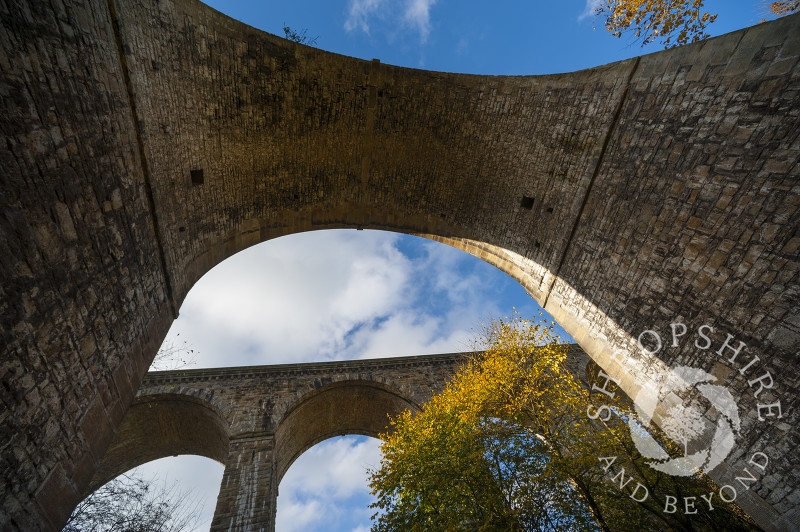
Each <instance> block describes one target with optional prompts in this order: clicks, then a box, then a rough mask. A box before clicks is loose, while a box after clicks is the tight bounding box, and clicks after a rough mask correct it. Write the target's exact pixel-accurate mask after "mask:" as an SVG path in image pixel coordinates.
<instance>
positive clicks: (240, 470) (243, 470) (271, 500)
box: [211, 432, 278, 532]
mask: <svg viewBox="0 0 800 532" xmlns="http://www.w3.org/2000/svg"><path fill="white" fill-rule="evenodd" d="M274 446H275V440H274V437H273V434H272V433H271V432H269V433H268V432H264V433H259V434H252V433H249V434H247V435H246V436H244V437H237V436H234V437H232V438H231V444H230V451H229V452H228V458H227V460H226V463H225V474H224V475H223V476H222V486H221V487H220V490H219V497H218V498H217V508H216V510H215V511H214V519H213V520H212V521H211V532H217V531H231V532H234V531H239V532H251V531H252V532H272V531H273V530H275V510H276V508H275V503H276V500H277V497H278V490H277V486H276V484H275V481H276V478H275V463H274V460H273V448H274Z"/></svg>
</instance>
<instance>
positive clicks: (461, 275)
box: [141, 0, 766, 532]
mask: <svg viewBox="0 0 800 532" xmlns="http://www.w3.org/2000/svg"><path fill="white" fill-rule="evenodd" d="M593 1H594V0H555V1H539V2H532V1H530V0H526V1H523V0H507V1H502V2H476V1H468V0H459V1H455V0H326V1H319V0H317V1H312V0H293V1H290V2H287V1H282V2H275V1H271V0H270V1H266V0H261V1H256V0H236V1H234V0H225V1H214V2H208V3H209V5H211V6H212V7H214V8H215V9H218V10H220V11H222V12H223V13H225V14H227V15H229V16H231V17H233V18H236V19H238V20H241V21H243V22H246V23H248V24H250V25H251V26H254V27H256V28H258V29H261V30H264V31H268V32H270V33H275V34H278V35H283V31H282V27H283V26H284V24H286V25H289V26H291V27H292V28H293V29H295V30H302V29H307V30H308V35H309V36H311V37H317V46H318V47H320V48H322V49H325V50H329V51H333V52H336V53H340V54H345V55H350V56H355V57H360V58H364V59H372V58H377V59H380V60H381V61H382V62H383V63H389V64H394V65H399V66H405V67H411V68H425V69H429V70H439V71H449V72H465V73H474V74H511V75H516V74H552V73H559V72H570V71H574V70H580V69H583V68H589V67H592V66H597V65H602V64H606V63H610V62H613V61H618V60H622V59H626V58H629V57H633V56H636V55H642V54H645V53H651V52H655V51H658V50H659V49H660V47H659V46H657V45H650V46H648V47H645V48H641V47H640V46H639V45H638V44H636V43H632V42H631V40H630V39H629V38H626V37H624V36H623V37H622V38H621V39H620V38H614V37H612V36H610V35H609V34H607V33H606V32H605V31H604V30H603V29H602V27H598V28H597V29H596V30H593V26H595V25H597V24H598V22H596V21H595V20H594V18H593V17H592V16H591V15H587V9H589V8H590V7H591V4H592V2H593ZM764 5H765V4H764V3H763V2H758V1H739V0H717V1H707V2H706V7H707V9H708V10H709V11H711V12H712V13H718V14H719V18H718V19H717V21H716V22H715V23H714V24H713V25H712V27H711V28H710V32H711V34H712V35H719V34H723V33H727V32H729V31H733V30H735V29H739V28H742V27H746V26H749V25H752V24H755V23H757V22H758V21H759V20H761V19H762V18H764V17H765V16H766V15H765V10H766V8H765V7H764ZM512 307H516V308H517V309H519V310H520V311H521V312H522V313H523V314H525V315H530V316H532V315H534V314H535V313H536V312H538V306H537V305H536V304H535V303H534V302H533V301H532V300H531V299H530V298H529V297H528V296H527V295H526V294H525V292H524V291H523V289H522V288H521V287H520V286H519V285H518V284H517V283H515V282H514V281H513V280H511V279H510V278H509V277H508V276H506V275H505V274H503V273H502V272H500V271H499V270H496V269H495V268H493V267H491V266H489V265H488V264H485V263H483V262H481V261H480V260H478V259H475V258H474V257H471V256H470V255H467V254H465V253H463V252H460V251H458V250H455V249H453V248H449V247H447V246H444V245H442V244H437V243H434V242H430V241H426V240H423V239H419V238H417V237H411V236H404V235H399V234H394V233H386V232H375V231H352V230H350V231H345V230H341V231H323V232H315V233H304V234H300V235H293V236H288V237H283V238H280V239H276V240H274V241H270V242H266V243H264V244H261V245H259V246H255V247H253V248H250V249H248V250H245V251H244V252H242V253H239V254H237V255H236V256H234V257H232V258H230V259H228V260H227V261H225V262H223V263H222V264H220V265H219V266H218V267H217V268H215V269H214V270H212V271H211V272H209V273H208V274H207V275H206V276H204V277H203V278H202V279H201V280H200V281H199V282H198V283H197V285H195V287H194V288H193V289H192V291H191V292H190V293H189V295H188V297H187V298H186V301H185V302H184V304H183V306H182V308H181V311H180V317H179V318H178V320H176V322H175V324H174V326H173V328H172V330H171V331H170V336H169V337H168V339H173V340H175V339H176V338H177V339H178V341H179V342H181V341H184V340H185V341H187V342H189V343H190V344H191V345H192V346H193V348H194V349H195V352H196V357H195V358H196V365H195V366H194V367H217V366H236V365H254V364H274V363H284V362H310V361H318V360H336V359H339V360H342V359H353V358H372V357H381V356H399V355H415V354H423V353H440V352H452V351H462V350H466V349H468V347H469V342H470V338H471V337H472V336H473V333H474V330H475V329H476V328H478V327H479V326H480V323H481V322H482V321H486V320H487V319H488V318H490V317H491V316H504V315H508V314H510V313H511V312H512ZM177 335H179V336H177ZM378 461H379V454H378V442H377V441H376V440H372V439H369V438H363V437H345V438H335V439H331V440H328V441H326V442H323V443H321V444H319V445H317V446H315V447H314V448H312V449H310V450H309V451H308V452H306V453H305V454H304V455H303V456H301V457H300V458H299V459H298V460H297V461H296V462H295V463H294V464H293V465H292V467H291V468H290V470H289V472H288V473H287V474H286V476H285V477H284V479H283V481H282V483H281V485H280V497H279V499H278V515H277V521H278V526H277V530H278V531H279V532H292V531H313V530H325V531H326V532H332V531H347V532H352V531H359V532H360V531H364V530H368V529H369V516H370V515H371V511H370V510H369V509H368V508H367V506H368V504H369V501H370V498H369V495H368V489H367V487H366V480H365V478H366V474H365V469H366V467H375V466H376V465H377V463H378ZM141 470H142V473H143V474H144V475H147V476H149V475H154V474H156V473H157V474H158V475H159V477H160V478H161V479H164V478H165V477H166V478H167V479H175V480H178V481H180V482H183V483H184V484H185V485H188V486H192V487H194V488H195V490H196V491H197V493H198V494H199V495H200V496H203V497H205V499H206V504H205V508H206V513H205V514H204V516H203V523H202V524H201V526H200V528H198V530H208V525H209V523H210V517H211V515H212V514H213V510H214V506H215V501H216V494H217V491H218V488H219V483H220V480H221V477H222V471H223V469H222V466H221V465H219V464H217V463H215V462H213V461H211V460H208V459H203V458H199V457H178V458H166V459H162V460H159V461H156V462H152V463H150V464H147V465H146V466H144V467H142V468H141ZM170 481H171V480H170Z"/></svg>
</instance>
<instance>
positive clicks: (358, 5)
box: [344, 0, 436, 44]
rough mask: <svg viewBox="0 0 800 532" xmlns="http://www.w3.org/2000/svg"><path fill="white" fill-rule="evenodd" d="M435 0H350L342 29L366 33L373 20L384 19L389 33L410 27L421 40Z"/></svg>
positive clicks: (422, 41)
mask: <svg viewBox="0 0 800 532" xmlns="http://www.w3.org/2000/svg"><path fill="white" fill-rule="evenodd" d="M435 3H436V0H350V3H349V9H348V12H347V20H346V21H345V23H344V29H345V30H347V31H348V32H352V31H355V30H361V31H363V32H364V33H366V34H367V35H370V31H371V24H372V23H373V21H375V20H385V21H386V22H387V24H388V26H389V28H390V32H391V33H393V32H394V31H396V30H397V29H398V28H399V27H405V28H410V29H411V30H412V31H414V32H416V33H418V34H419V38H420V42H421V43H423V44H424V43H425V42H426V41H427V40H428V36H429V35H430V32H431V13H430V12H431V7H432V6H433V5H434V4H435Z"/></svg>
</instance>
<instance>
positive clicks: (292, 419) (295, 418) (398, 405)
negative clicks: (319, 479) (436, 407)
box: [275, 380, 419, 483]
mask: <svg viewBox="0 0 800 532" xmlns="http://www.w3.org/2000/svg"><path fill="white" fill-rule="evenodd" d="M409 409H410V410H413V411H417V410H419V405H418V404H416V403H415V402H414V401H412V400H411V399H409V398H407V397H406V396H405V395H404V394H402V393H401V392H400V391H398V390H396V389H395V388H393V387H391V386H388V385H386V384H383V383H379V382H375V381H367V380H343V381H338V382H333V383H330V384H327V385H325V386H322V387H320V388H317V389H314V390H312V391H311V392H308V393H306V394H305V395H303V396H302V397H300V398H299V399H298V400H297V401H295V402H294V404H293V405H292V406H291V407H289V409H288V410H287V411H286V413H285V414H284V416H283V418H282V419H281V421H280V422H279V423H278V424H277V426H276V428H275V471H276V475H277V477H276V478H277V482H278V483H280V480H281V478H283V475H284V474H285V473H286V471H287V470H288V469H289V467H290V466H291V465H292V463H293V462H294V461H295V460H296V459H297V458H298V457H299V456H300V455H301V454H303V453H304V452H305V451H306V450H308V449H310V448H311V447H313V446H314V445H316V444H317V443H319V442H321V441H323V440H326V439H328V438H332V437H334V436H344V435H348V434H357V435H362V436H371V437H373V438H377V437H378V435H379V434H381V433H385V432H387V430H388V429H389V427H388V420H389V416H396V415H398V414H400V413H401V412H403V411H405V410H409Z"/></svg>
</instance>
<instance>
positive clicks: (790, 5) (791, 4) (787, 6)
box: [769, 0, 800, 17]
mask: <svg viewBox="0 0 800 532" xmlns="http://www.w3.org/2000/svg"><path fill="white" fill-rule="evenodd" d="M769 10H770V12H772V13H773V14H775V15H778V16H781V17H782V16H784V15H789V14H791V13H795V12H797V11H800V0H782V1H780V2H770V4H769Z"/></svg>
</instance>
